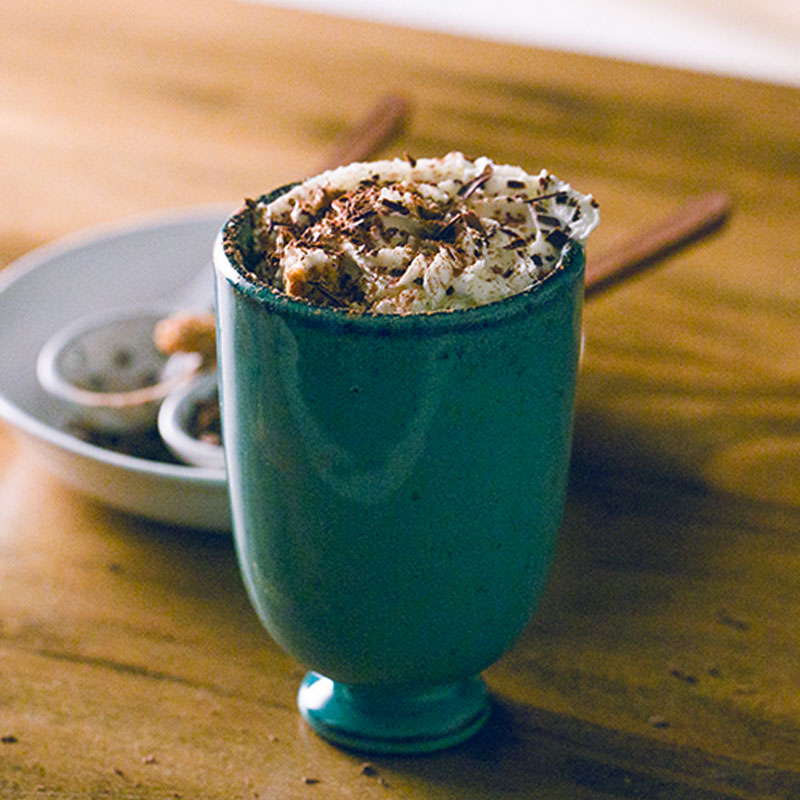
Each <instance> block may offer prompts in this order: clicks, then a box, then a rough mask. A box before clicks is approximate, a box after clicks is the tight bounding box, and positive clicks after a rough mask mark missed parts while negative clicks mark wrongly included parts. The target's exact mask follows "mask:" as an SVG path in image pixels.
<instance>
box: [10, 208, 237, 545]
mask: <svg viewBox="0 0 800 800" xmlns="http://www.w3.org/2000/svg"><path fill="white" fill-rule="evenodd" d="M231 210H232V209H220V208H211V209H209V208H206V209H194V210H187V211H179V212H174V213H171V214H169V215H161V216H158V217H150V218H148V219H145V220H138V221H134V222H128V223H124V224H121V225H115V226H113V227H105V228H102V229H94V230H91V231H89V232H84V233H79V234H73V235H71V236H68V237H66V238H64V239H61V240H59V241H57V242H54V243H52V244H48V245H45V246H44V247H41V248H39V249H37V250H35V251H33V252H31V253H29V254H28V255H26V256H24V257H22V258H21V259H19V260H18V261H16V262H15V263H14V264H12V265H10V266H8V267H6V268H5V269H3V270H2V271H0V418H2V419H4V420H6V421H7V422H8V423H10V424H11V425H12V426H13V427H14V428H15V429H16V430H17V431H19V432H20V433H21V434H22V436H23V438H25V439H26V440H27V441H28V442H29V443H30V445H31V446H32V447H33V448H34V449H35V450H36V451H37V452H39V453H40V454H41V455H42V456H43V460H44V463H45V464H46V466H47V467H48V468H49V469H50V471H51V472H53V473H54V474H56V475H58V476H59V477H60V478H61V479H63V480H64V481H66V482H67V483H69V484H70V485H71V486H73V487H75V488H76V489H78V490H80V491H82V492H85V493H86V494H88V495H90V496H92V497H94V498H96V499H98V500H100V501H102V502H104V503H107V504H108V505H111V506H113V507H115V508H118V509H121V510H123V511H126V512H130V513H133V514H136V515H139V516H144V517H148V518H151V519H155V520H158V521H161V522H165V523H169V524H175V525H182V526H188V527H193V528H202V529H207V530H220V531H230V527H231V523H230V513H229V507H228V490H227V483H226V480H225V473H224V470H218V469H201V468H198V467H190V466H182V465H176V464H170V463H166V462H162V461H157V460H150V459H146V458H141V457H134V456H131V455H127V454H125V453H120V452H115V451H113V450H110V449H107V448H106V447H101V446H98V445H97V444H91V443H89V442H87V441H84V440H82V439H81V438H78V436H75V435H73V434H71V433H70V432H68V421H67V420H66V419H65V411H64V409H63V408H62V407H60V406H59V404H58V402H57V401H56V400H54V399H53V398H51V397H50V396H49V395H47V394H46V393H45V392H44V391H43V390H42V389H41V388H40V386H39V383H38V381H37V379H36V359H37V356H38V353H39V350H40V349H41V347H42V345H43V344H44V343H45V341H47V339H48V338H50V336H51V335H52V334H53V333H54V332H55V331H57V330H58V329H59V328H61V327H63V326H64V325H66V324H67V323H69V322H71V321H72V320H74V319H76V318H78V317H80V316H82V315H84V314H90V313H94V312H97V311H100V310H104V309H110V308H114V307H119V308H130V307H135V306H143V305H152V304H154V303H155V304H159V305H163V306H165V307H168V305H169V302H170V298H171V297H173V296H175V295H177V294H179V293H180V291H181V289H182V288H183V287H184V286H185V285H186V284H187V283H188V282H189V281H191V279H192V278H193V277H195V276H196V274H197V273H198V271H199V270H200V269H202V267H203V265H204V264H208V263H209V261H210V258H211V248H212V244H213V242H214V238H215V237H216V235H217V232H218V231H219V229H220V228H221V226H222V224H223V222H224V221H225V219H226V217H227V216H228V215H229V213H230V211H231Z"/></svg>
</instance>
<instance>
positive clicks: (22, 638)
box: [0, 0, 800, 800]
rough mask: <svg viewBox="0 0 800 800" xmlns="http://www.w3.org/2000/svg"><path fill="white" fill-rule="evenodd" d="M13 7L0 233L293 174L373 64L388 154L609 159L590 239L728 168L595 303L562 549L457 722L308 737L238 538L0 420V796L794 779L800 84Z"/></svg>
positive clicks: (428, 793) (117, 0) (62, 225)
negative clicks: (131, 511)
mask: <svg viewBox="0 0 800 800" xmlns="http://www.w3.org/2000/svg"><path fill="white" fill-rule="evenodd" d="M0 21H1V22H2V39H3V46H2V51H1V54H0V87H2V91H0V104H2V113H0V152H2V154H3V155H2V162H0V163H1V164H2V167H1V168H0V187H2V198H3V212H2V216H1V217H0V263H2V264H6V263H8V262H9V261H11V260H12V259H13V258H14V257H16V256H18V255H21V254H22V253H24V252H26V251H28V250H30V249H31V248H33V247H34V246H36V245H39V244H41V243H44V242H47V241H49V240H52V239H54V238H56V237H58V236H59V235H61V234H65V233H67V232H70V231H75V230H78V229H80V228H82V227H84V226H86V225H89V224H94V223H99V222H104V221H113V220H117V219H120V218H125V217H130V216H132V215H136V214H139V213H144V212H151V211H154V210H157V209H164V208H169V207H174V206H194V205H198V204H204V203H229V204H230V205H231V206H232V207H233V206H235V205H236V204H237V203H238V202H239V201H240V199H241V198H243V197H245V196H250V195H254V194H257V193H260V192H261V191H263V190H265V189H268V188H271V187H274V186H276V185H279V184H280V183H281V182H284V181H286V180H287V179H292V178H295V177H298V176H302V175H304V174H306V173H307V172H308V171H309V170H312V169H313V168H314V167H315V165H316V163H318V161H319V157H320V155H321V154H322V153H323V151H325V150H326V148H328V147H329V146H330V144H331V143H332V142H333V140H334V139H335V137H336V136H337V135H338V134H340V133H341V132H342V131H344V130H345V129H346V127H347V126H348V124H350V122H351V121H352V120H353V119H355V118H356V117H357V116H358V115H359V114H361V113H363V111H364V110H365V108H366V107H367V105H368V104H369V103H371V102H372V101H373V100H374V99H375V98H377V97H378V95H379V94H381V93H382V92H384V91H386V90H387V89H391V90H399V91H402V92H404V93H405V94H406V95H407V96H408V97H409V98H411V99H412V100H413V103H414V116H413V120H412V122H411V125H410V127H409V129H408V130H407V132H406V134H405V135H404V137H403V138H402V139H401V140H400V141H399V142H398V143H397V144H396V146H395V147H394V148H392V152H395V153H400V152H402V151H403V150H407V151H409V152H411V153H412V154H416V155H423V154H441V153H444V152H446V151H448V150H452V149H460V150H462V151H464V152H466V153H468V154H473V155H478V154H480V153H484V152H485V153H488V154H490V155H491V156H493V157H494V158H495V159H496V160H500V161H509V162H515V163H521V164H523V165H524V166H526V167H528V168H530V169H539V168H540V167H542V166H547V167H548V168H549V169H551V170H553V171H554V172H555V173H556V174H557V175H559V176H561V177H564V178H565V179H568V180H570V181H571V182H572V183H573V184H574V185H575V186H576V187H578V188H580V189H583V190H586V191H592V192H593V193H594V194H595V195H596V197H597V198H598V199H599V200H600V203H601V208H602V215H603V222H602V226H601V228H600V229H599V230H598V232H597V233H596V235H595V238H594V240H593V242H592V249H593V251H594V252H600V251H601V250H604V249H605V248H608V247H614V245H615V243H616V242H618V241H620V239H621V238H622V237H624V236H625V235H626V234H629V233H632V232H634V231H635V230H636V229H637V228H638V227H639V226H641V225H646V224H648V223H651V222H653V221H655V220H657V219H658V217H659V216H660V215H662V214H664V213H667V212H669V211H671V210H672V209H673V208H675V207H676V206H677V205H678V204H679V203H680V202H682V201H683V200H685V199H686V198H687V197H689V196H691V195H693V194H696V193H699V192H701V191H705V190H709V189H723V190H726V191H728V192H730V193H731V195H732V196H733V198H734V201H735V211H734V215H733V217H732V219H731V222H730V224H729V225H728V226H727V228H726V229H725V230H724V231H722V232H721V233H720V234H718V235H716V236H715V237H713V238H712V239H710V240H708V241H707V242H704V243H702V244H700V245H697V246H695V247H693V248H692V249H691V250H689V251H687V252H685V253H683V254H681V255H679V256H676V257H674V258H673V259H671V260H670V261H669V262H668V263H666V264H664V265H663V266H662V267H661V268H660V269H659V270H657V271H655V272H652V273H649V274H647V275H643V276H641V277H640V278H638V279H636V280H634V281H632V282H631V283H630V284H627V285H625V286H621V287H618V288H616V289H614V290H613V291H611V292H609V293H608V294H606V295H604V296H602V297H599V298H598V299H596V300H592V301H591V302H590V303H589V304H588V307H587V310H586V333H587V353H586V360H585V364H584V369H583V374H582V377H581V387H580V395H579V404H578V418H577V422H576V438H575V458H574V469H573V475H572V482H571V489H570V493H569V498H568V503H567V510H566V518H565V523H564V529H563V536H562V540H561V546H560V550H559V556H558V559H557V564H556V568H555V570H554V573H553V576H552V580H551V582H550V585H549V589H548V591H547V594H546V597H545V599H544V602H543V603H542V605H541V608H540V610H539V612H538V614H537V616H536V617H535V619H534V620H533V622H532V623H531V625H530V626H529V627H528V629H527V631H526V633H525V635H524V637H523V638H522V640H521V641H520V642H519V643H518V645H517V646H516V647H515V648H514V649H513V651H512V652H510V653H509V654H508V655H507V656H506V657H505V658H503V659H502V660H501V661H500V662H499V663H498V664H497V665H495V666H494V667H492V668H491V669H490V670H489V671H488V673H487V680H488V682H489V684H490V687H491V689H492V691H493V694H494V697H495V700H496V710H495V713H494V715H493V717H492V720H491V722H490V723H489V725H488V727H487V728H486V729H485V730H484V731H483V732H482V733H481V734H479V735H478V736H477V737H476V738H475V739H474V740H473V741H471V742H469V743H467V744H465V745H463V746H461V747H458V748H456V749H454V750H452V751H449V752H444V753H440V754H437V755H433V756H429V757H424V758H373V759H371V760H370V761H371V764H372V765H373V769H372V770H365V769H364V768H363V762H364V757H363V756H359V755H358V754H353V753H348V752H344V751H342V750H339V749H336V748H334V747H332V746H330V745H328V744H326V743H324V742H323V741H321V740H320V739H318V738H317V737H316V736H315V735H314V734H312V733H311V732H309V730H308V729H307V728H306V727H305V725H304V723H302V722H301V720H300V719H299V717H298V714H297V713H296V711H295V707H294V695H295V691H296V688H297V684H298V680H299V677H300V675H301V669H300V667H299V666H298V665H296V664H295V663H294V662H293V661H292V660H291V659H290V658H289V657H288V656H286V655H284V654H282V653H281V651H280V650H279V649H278V648H277V647H276V646H275V645H274V644H273V643H272V642H271V640H270V639H269V637H268V636H267V634H266V633H265V632H264V631H263V630H262V628H261V626H260V625H259V623H258V621H257V620H256V617H255V614H254V613H253V612H252V611H251V609H250V606H249V604H248V602H247V599H246V597H245V595H244V592H243V589H242V586H241V584H240V581H239V577H238V573H237V568H236V565H235V560H234V553H233V548H232V544H231V540H230V538H229V537H227V536H221V535H219V534H214V533H203V532H197V531H187V530H177V529H170V528H167V527H163V526H158V525H156V524H154V523H149V522H147V521H144V520H138V519H134V518H130V517H127V516H123V515H121V514H118V513H116V512H113V511H111V510H109V509H107V508H104V507H101V506H99V505H97V504H94V503H92V502H91V501H89V500H87V499H86V498H84V497H82V496H80V495H78V494H76V493H75V492H73V491H71V490H70V489H68V488H66V487H65V486H64V485H63V484H61V483H59V482H58V481H57V480H56V479H54V478H52V477H50V475H49V473H48V471H47V469H46V465H44V464H43V463H41V462H40V461H37V460H36V458H35V456H34V454H33V453H32V452H30V451H29V449H28V447H27V446H26V445H24V444H23V443H21V442H18V441H17V439H16V437H14V435H13V431H11V430H10V429H9V428H8V427H7V426H5V427H0V737H2V740H1V741H0V796H2V797H57V798H63V797H126V798H128V797H141V798H169V797H176V798H177V797H182V798H225V800H230V799H231V798H255V797H260V798H310V797H325V798H352V797H364V798H373V797H374V798H390V797H396V798H401V797H404V798H426V799H427V798H448V799H450V798H452V799H453V800H455V799H456V798H458V800H465V799H467V798H476V799H477V798H501V797H503V798H505V797H509V798H510V797H514V798H532V797H536V798H538V797H542V798H631V797H635V798H644V797H647V798H670V799H671V798H739V797H765V798H766V797H777V798H797V797H799V796H800V357H799V355H800V354H799V350H800V348H799V345H800V269H798V266H800V215H799V214H798V198H800V114H799V113H798V112H800V91H796V90H792V89H787V88H777V87H773V86H768V85H759V84H755V83H748V82H743V81H735V80H728V79H721V78H714V77H708V76H699V75H695V74H689V73H683V72H679V71H669V70H664V69H655V68H648V67H644V66H634V65H631V64H626V63H616V62H609V61H600V60H595V59H591V58H586V57H575V56H571V55H565V54H560V53H547V52H543V51H537V50H530V49H526V48H516V47H510V46H505V45H499V44H489V43H486V42H478V41H467V40H463V39H458V38H448V37H445V36H440V35H428V34H423V33H419V32H411V31H408V30H395V29H387V28H383V27H379V26H375V25H370V24H360V23H356V22H348V21H342V20H333V19H327V18H323V17H317V16H313V15H306V14H299V13H293V12H286V11H279V10H273V9H268V8H264V7H257V6H249V5H239V4H236V3H231V2H225V0H187V2H184V3H169V2H153V0H112V2H109V0H25V2H24V3H14V4H12V3H8V4H5V6H4V8H3V12H2V17H0ZM0 324H2V321H1V320H0ZM0 369H2V364H0Z"/></svg>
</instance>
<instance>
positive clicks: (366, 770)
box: [361, 761, 378, 777]
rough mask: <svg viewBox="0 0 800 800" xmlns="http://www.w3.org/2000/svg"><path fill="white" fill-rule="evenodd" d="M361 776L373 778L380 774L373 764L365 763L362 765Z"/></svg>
mask: <svg viewBox="0 0 800 800" xmlns="http://www.w3.org/2000/svg"><path fill="white" fill-rule="evenodd" d="M361 774H362V775H368V776H369V777H373V776H375V775H377V774H378V770H377V769H375V767H374V766H373V765H372V764H370V763H369V761H365V762H364V763H363V764H362V765H361Z"/></svg>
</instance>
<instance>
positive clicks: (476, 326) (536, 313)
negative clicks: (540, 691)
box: [214, 211, 584, 753]
mask: <svg viewBox="0 0 800 800" xmlns="http://www.w3.org/2000/svg"><path fill="white" fill-rule="evenodd" d="M248 225H249V223H248V214H247V212H246V211H242V212H240V213H239V214H237V215H235V216H234V217H232V218H231V220H230V221H229V222H228V223H227V224H226V226H225V228H224V229H223V231H222V233H221V234H220V236H219V238H218V240H217V242H216V245H215V253H214V261H215V265H216V270H217V320H218V332H217V335H218V348H219V363H220V396H221V403H222V421H223V439H224V442H225V451H226V459H227V469H228V483H229V489H230V495H231V507H232V513H233V527H234V536H235V543H236V549H237V553H238V558H239V563H240V567H241V571H242V575H243V579H244V582H245V584H246V586H247V590H248V592H249V595H250V598H251V600H252V603H253V605H254V607H255V608H256V610H257V612H258V614H259V616H260V618H261V620H262V622H263V624H264V625H265V627H266V628H267V630H268V631H269V633H270V634H271V635H272V636H273V638H274V639H275V640H276V641H277V642H278V643H279V644H280V645H281V646H282V647H283V648H284V649H285V650H286V651H287V652H288V653H290V654H291V655H292V656H293V657H294V658H296V659H297V660H298V661H299V662H301V663H303V664H305V665H307V666H308V667H309V668H311V669H312V670H313V672H310V673H309V674H308V675H307V676H306V678H305V680H304V681H303V684H302V686H301V688H300V692H299V695H298V704H299V707H300V710H301V713H302V714H303V716H304V717H305V718H306V719H307V720H308V722H309V723H310V724H311V726H312V727H313V728H314V729H315V730H317V731H318V732H319V733H320V734H321V735H323V736H324V737H326V738H328V739H330V740H332V741H334V742H337V743H339V744H343V745H345V746H349V747H353V748H356V749H359V750H364V751H372V752H394V753H411V752H423V751H429V750H435V749H438V748H441V747H446V746H449V745H451V744H455V743H456V742H459V741H461V740H463V739H465V738H467V737H468V736H470V735H471V734H473V733H474V732H475V731H476V730H477V729H478V728H479V727H480V726H481V725H482V724H483V722H484V721H485V719H486V717H487V714H488V707H489V704H488V701H487V697H486V691H485V687H484V684H483V681H482V680H481V679H480V678H479V677H478V676H479V673H480V672H481V671H482V670H483V669H484V668H486V667H487V666H489V665H490V664H492V663H493V662H494V661H496V660H497V659H498V658H499V657H500V656H501V655H502V654H503V653H504V652H505V651H506V650H507V649H508V648H509V647H510V646H511V644H512V643H513V641H514V640H515V638H516V637H517V636H518V635H519V633H520V632H521V631H522V629H523V627H524V626H525V625H526V623H527V622H528V620H529V619H530V616H531V614H532V613H533V611H534V609H535V606H536V603H537V601H538V599H539V596H540V594H541V591H542V589H543V587H544V584H545V580H546V577H547V574H548V571H549V569H550V565H551V562H552V558H553V551H554V545H555V539H556V535H557V531H558V527H559V525H560V521H561V516H562V511H563V505H564V496H565V488H566V479H567V471H568V464H569V455H570V447H571V432H572V416H573V404H574V393H575V381H576V372H577V363H578V352H579V342H580V315H581V305H582V297H583V268H584V256H583V250H582V248H581V247H579V246H577V245H576V246H572V247H571V249H570V250H569V251H568V252H567V254H566V257H565V268H564V269H563V270H560V271H558V272H557V273H554V274H552V275H551V276H550V277H548V278H547V279H546V280H545V281H543V282H542V283H541V284H539V285H537V286H536V287H534V288H532V289H530V290H528V291H526V292H524V293H522V294H520V295H517V296H514V297H512V298H509V299H507V300H504V301H501V302H498V303H493V304H491V305H486V306H482V307H479V308H475V309H469V310H459V311H450V312H437V313H434V314H418V315H408V316H396V315H392V316H389V315H372V314H348V313H346V312H344V311H339V310H335V309H328V308H316V307H313V306H310V305H308V304H306V303H304V302H301V301H297V300H292V299H290V298H288V297H286V296H283V295H280V294H278V293H276V292H274V291H272V290H271V289H269V288H268V287H265V286H263V285H258V284H255V283H253V282H252V281H251V279H250V278H249V277H247V265H248V263H249V259H250V253H249V241H248V238H249V227H248Z"/></svg>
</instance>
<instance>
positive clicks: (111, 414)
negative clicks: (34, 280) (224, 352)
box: [36, 310, 202, 434]
mask: <svg viewBox="0 0 800 800" xmlns="http://www.w3.org/2000/svg"><path fill="white" fill-rule="evenodd" d="M164 316H166V314H164V313H162V314H158V313H155V312H153V311H152V310H150V311H148V310H145V311H142V312H140V311H136V310H134V311H130V312H125V313H124V314H123V315H122V316H120V315H119V314H117V313H109V312H107V311H104V312H101V313H99V314H92V315H90V316H88V317H83V318H81V319H79V320H76V322H75V323H73V324H71V325H67V326H66V327H65V328H63V329H62V330H60V331H59V332H58V333H56V334H55V335H54V336H52V337H51V338H50V339H48V341H47V342H46V343H45V345H44V347H42V349H41V351H40V352H39V358H38V359H37V362H36V374H37V376H38V378H39V383H41V384H42V387H43V388H44V389H45V390H46V391H48V392H50V393H51V394H52V395H54V396H55V397H58V398H59V399H60V400H61V401H62V402H63V403H65V404H66V405H67V406H68V408H69V410H70V412H71V413H72V415H73V416H74V417H75V418H76V419H80V421H81V424H83V426H84V427H85V428H87V429H88V430H94V431H100V432H105V433H111V434H114V433H117V434H125V433H130V432H135V431H142V430H145V429H146V428H150V427H152V426H154V425H155V424H156V418H157V416H158V409H159V406H160V404H161V401H162V400H163V399H164V398H165V397H166V396H167V395H168V394H169V393H170V392H173V391H175V390H177V389H179V388H181V387H183V386H185V385H186V384H187V382H188V381H190V380H191V379H192V378H193V377H194V376H195V375H196V374H197V371H198V369H199V368H200V365H201V362H202V358H201V356H200V354H199V353H177V354H176V355H174V356H172V357H171V358H168V357H167V356H165V355H164V354H163V353H161V352H160V351H159V350H158V348H157V347H156V346H155V342H154V341H153V330H154V328H155V326H156V324H157V323H158V321H159V320H160V319H163V317H164Z"/></svg>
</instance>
